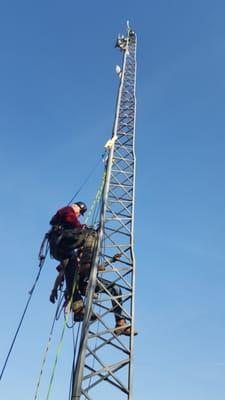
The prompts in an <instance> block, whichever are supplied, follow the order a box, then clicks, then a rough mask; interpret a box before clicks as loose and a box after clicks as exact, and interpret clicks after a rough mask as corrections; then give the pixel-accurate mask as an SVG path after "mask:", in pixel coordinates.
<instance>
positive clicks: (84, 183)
mask: <svg viewBox="0 0 225 400" xmlns="http://www.w3.org/2000/svg"><path fill="white" fill-rule="evenodd" d="M101 162H103V163H104V162H105V153H103V154H102V155H101V157H100V159H99V160H98V161H97V163H96V164H95V165H94V167H93V168H92V169H91V171H90V172H89V174H88V175H87V177H86V178H85V179H84V181H83V183H82V184H81V185H80V187H79V188H78V190H77V191H76V193H75V194H74V195H73V197H72V199H71V200H70V201H69V203H68V204H67V205H68V206H69V205H70V204H71V203H72V202H73V201H74V200H75V198H76V197H77V196H78V194H79V193H80V192H81V190H82V189H83V187H84V186H85V185H86V183H87V182H88V181H89V179H90V178H91V176H92V175H93V173H94V172H95V170H96V169H97V167H98V166H99V164H100V163H101Z"/></svg>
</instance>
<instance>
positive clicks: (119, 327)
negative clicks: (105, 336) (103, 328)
mask: <svg viewBox="0 0 225 400" xmlns="http://www.w3.org/2000/svg"><path fill="white" fill-rule="evenodd" d="M114 333H115V334H116V335H124V336H130V335H131V326H130V325H129V324H127V323H126V321H125V319H124V318H121V319H118V320H117V321H116V327H115V328H114ZM136 335H138V332H136V331H134V336H136Z"/></svg>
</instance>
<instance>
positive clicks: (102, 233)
mask: <svg viewBox="0 0 225 400" xmlns="http://www.w3.org/2000/svg"><path fill="white" fill-rule="evenodd" d="M116 47H119V49H120V50H121V51H122V54H123V66H122V69H121V71H120V70H119V68H118V69H117V72H118V75H119V77H120V85H119V90H118V98H117V104H116V114H115V121H114V127H113V133H112V141H111V143H110V148H109V154H108V161H107V176H106V181H105V187H104V191H103V198H102V208H101V216H100V229H99V239H98V246H97V249H96V254H95V256H94V262H93V265H92V270H91V275H90V279H89V286H88V298H87V303H86V314H85V318H84V321H83V326H82V333H81V338H80V347H79V353H78V357H77V360H76V368H75V374H74V380H73V390H72V397H71V400H75V399H76V400H78V399H88V400H91V399H97V398H98V399H99V398H100V393H103V397H102V398H105V397H107V398H108V399H109V400H111V399H113V400H114V399H116V400H120V399H126V400H131V399H132V387H131V382H132V365H133V338H134V288H135V259H134V251H133V233H134V194H135V151H134V136H135V114H136V99H135V86H136V34H135V33H134V32H133V31H132V30H131V28H130V27H129V26H128V34H127V37H124V36H122V37H118V40H117V44H116ZM115 254H119V256H118V257H114V256H115ZM100 264H101V265H106V268H105V271H103V272H101V273H100V272H99V271H98V265H100ZM103 278H104V279H103ZM109 281H110V284H109ZM96 287H97V288H98V290H97V292H98V293H97V296H98V298H97V299H96V298H93V295H94V293H95V290H96ZM112 289H113V290H112ZM94 297H96V295H95V296H94ZM92 310H93V311H94V312H95V313H97V314H98V320H97V321H95V322H90V316H91V313H92ZM119 318H124V319H125V320H126V323H127V326H128V327H130V328H131V335H129V336H125V335H123V334H120V335H119V334H117V333H118V332H119V331H118V330H116V329H115V320H116V321H117V320H118V319H119Z"/></svg>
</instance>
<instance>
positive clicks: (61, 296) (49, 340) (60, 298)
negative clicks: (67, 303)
mask: <svg viewBox="0 0 225 400" xmlns="http://www.w3.org/2000/svg"><path fill="white" fill-rule="evenodd" d="M62 300H63V293H62V292H61V295H60V297H59V299H58V304H57V309H56V312H55V314H54V319H53V323H52V326H51V329H50V334H49V337H48V342H47V346H46V349H45V352H44V355H43V358H42V363H41V370H40V373H39V377H38V380H37V384H36V389H35V395H34V400H37V397H38V391H39V388H40V384H41V378H42V375H43V371H44V366H45V363H46V360H47V354H48V351H49V349H50V345H51V341H52V335H53V331H54V327H55V323H56V321H57V316H58V312H59V311H58V310H59V309H60V307H61V304H62Z"/></svg>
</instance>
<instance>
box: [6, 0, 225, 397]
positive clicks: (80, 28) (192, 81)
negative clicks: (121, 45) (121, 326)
mask: <svg viewBox="0 0 225 400" xmlns="http://www.w3.org/2000/svg"><path fill="white" fill-rule="evenodd" d="M127 19H129V20H130V23H131V25H132V26H133V28H134V29H135V31H136V33H137V35H138V49H137V50H138V51H137V59H138V75H137V199H136V222H135V230H136V235H135V246H136V258H137V302H136V329H137V330H138V331H139V335H138V336H137V337H136V338H135V343H136V346H135V349H136V351H135V373H134V393H135V399H137V400H147V399H154V400H165V399H166V400H190V399H191V400H215V399H216V400H224V397H225V379H224V377H225V350H224V349H225V346H224V343H225V301H224V300H225V299H224V297H225V290H224V288H225V268H224V263H225V255H224V241H225V211H224V204H225V189H224V173H225V159H224V152H225V120H224V107H225V3H224V1H223V0H214V1H209V0H204V1H203V0H195V1H193V0H190V1H184V0H170V1H168V0H151V1H147V0H145V1H144V0H139V1H137V2H136V1H130V2H124V1H117V0H115V1H113V2H107V1H89V2H88V1H84V2H78V1H75V0H73V1H72V0H67V1H59V0H54V1H52V0H39V1H31V0H29V1H28V0H27V1H25V0H20V1H17V0H2V1H1V4H0V38H1V39H0V57H1V62H0V138H1V146H0V152H1V154H0V182H1V208H0V221H1V230H0V241H1V249H2V250H1V291H0V304H1V333H0V339H1V340H0V360H1V365H2V364H3V361H4V359H5V356H6V354H7V351H8V348H9V346H10V344H11V340H12V337H13V335H14V332H15V329H16V327H17V325H18V322H19V319H20V316H21V313H22V311H23V308H24V305H25V303H26V300H27V298H28V290H29V289H30V287H31V285H32V283H33V280H34V277H35V275H36V273H37V264H38V261H37V255H38V250H39V246H40V242H41V240H42V237H43V235H44V233H45V232H46V231H47V230H48V222H49V219H50V217H51V216H52V214H54V213H55V211H56V209H57V208H59V207H61V206H63V205H64V204H65V203H67V202H68V201H69V200H70V198H71V197H72V195H73V194H74V192H75V191H76V190H77V188H78V187H79V186H80V184H81V183H82V182H83V180H84V179H85V177H86V176H87V174H88V173H89V171H90V170H91V169H92V167H93V165H94V164H95V163H96V162H97V161H98V159H99V157H100V155H101V153H102V151H103V147H104V144H105V142H106V141H107V140H108V138H109V137H110V136H111V130H112V124H113V117H114V106H115V98H116V92H117V85H118V77H117V76H116V74H115V71H114V69H115V65H116V64H119V63H120V53H119V51H118V50H116V49H114V44H115V39H116V36H117V34H118V33H125V32H126V31H125V29H126V20H127ZM100 176H101V167H99V170H97V171H96V174H94V176H93V178H92V179H91V180H90V182H89V183H88V185H87V186H86V187H85V188H84V190H83V191H82V193H81V194H80V198H79V199H78V200H84V201H86V202H87V203H88V205H90V204H91V201H92V199H93V197H94V196H95V192H96V190H97V188H98V185H99V179H100ZM55 265H56V263H55V262H54V261H51V260H48V261H47V263H46V265H45V268H44V270H43V271H42V275H41V279H40V281H39V284H38V288H37V289H36V292H35V295H34V298H33V299H32V303H31V305H30V308H29V312H28V314H27V316H26V318H25V321H24V324H23V327H22V329H21V331H20V335H19V337H18V340H17V342H16V345H15V348H14V351H13V354H12V356H11V358H10V361H9V363H8V367H7V369H6V371H5V374H4V376H3V379H2V381H1V383H0V398H1V399H5V400H12V399H15V397H16V398H18V399H21V400H31V399H33V398H34V390H35V383H36V381H37V378H38V373H39V370H40V363H41V357H42V354H43V351H44V348H45V346H46V343H47V338H48V334H49V331H50V327H51V321H52V319H53V314H54V311H55V308H54V306H53V305H52V304H50V303H49V301H48V297H49V292H50V290H51V287H52V283H53V280H54V277H55ZM61 327H62V325H61V324H60V322H59V323H58V326H57V329H58V333H56V339H55V342H54V343H53V345H52V349H51V352H50V357H49V361H48V365H47V369H46V371H45V377H44V378H43V384H42V387H41V395H40V400H45V397H46V388H47V386H48V382H49V375H50V372H51V369H52V363H53V359H54V354H55V347H56V343H57V341H58V337H59V333H60V331H61ZM71 352H72V335H71V332H70V331H68V332H66V337H65V339H64V344H63V349H62V354H61V357H60V359H59V363H58V366H57V371H56V378H55V382H54V384H53V392H52V399H53V400H67V398H68V385H69V373H70V368H71ZM101 396H102V397H101ZM101 396H100V397H99V400H102V399H105V393H104V394H101ZM108 400H115V399H109V398H108Z"/></svg>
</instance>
